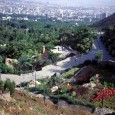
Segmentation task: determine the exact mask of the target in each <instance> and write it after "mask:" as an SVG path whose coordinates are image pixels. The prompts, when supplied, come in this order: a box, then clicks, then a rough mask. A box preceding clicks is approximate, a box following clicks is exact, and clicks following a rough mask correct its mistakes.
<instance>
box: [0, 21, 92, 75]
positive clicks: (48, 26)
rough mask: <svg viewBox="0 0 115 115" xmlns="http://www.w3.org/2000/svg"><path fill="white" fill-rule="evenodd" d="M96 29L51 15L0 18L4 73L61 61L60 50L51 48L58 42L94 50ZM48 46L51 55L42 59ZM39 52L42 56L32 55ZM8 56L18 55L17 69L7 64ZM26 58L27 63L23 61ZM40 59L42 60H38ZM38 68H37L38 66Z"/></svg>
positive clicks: (15, 65) (16, 56)
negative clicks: (9, 19) (34, 19)
mask: <svg viewBox="0 0 115 115" xmlns="http://www.w3.org/2000/svg"><path fill="white" fill-rule="evenodd" d="M92 31H93V30H92V29H91V28H89V27H87V26H79V27H74V26H73V24H72V23H66V22H61V21H55V22H53V21H51V20H49V19H47V20H46V19H42V20H38V21H37V22H34V21H18V20H11V21H3V20H1V21H0V56H1V57H0V68H2V70H3V71H2V73H16V74H20V73H25V71H32V68H33V66H36V65H38V66H36V67H34V69H36V68H37V69H38V70H39V69H40V68H41V66H43V65H44V64H49V63H51V62H53V63H55V62H56V61H58V54H53V53H52V52H50V49H52V48H54V46H55V45H58V44H62V45H63V44H65V45H68V46H71V47H72V48H74V49H77V50H79V51H80V52H87V51H89V50H90V48H91V45H92V40H93V35H94V33H93V32H92ZM43 46H45V47H46V50H47V52H48V53H49V57H48V59H41V58H40V56H39V54H40V53H41V52H42V47H43ZM36 56H38V60H36V59H34V58H32V57H36ZM6 58H12V59H17V60H18V61H19V63H16V64H14V67H15V68H14V69H11V68H8V67H7V66H5V65H4V62H5V59H6ZM35 60H36V61H35ZM23 62H24V63H23ZM38 63H39V64H38ZM4 68H5V69H4ZM37 69H36V70H37Z"/></svg>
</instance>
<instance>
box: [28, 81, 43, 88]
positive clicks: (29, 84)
mask: <svg viewBox="0 0 115 115" xmlns="http://www.w3.org/2000/svg"><path fill="white" fill-rule="evenodd" d="M35 85H41V83H40V82H38V81H33V80H31V81H30V82H29V83H28V86H29V87H35Z"/></svg>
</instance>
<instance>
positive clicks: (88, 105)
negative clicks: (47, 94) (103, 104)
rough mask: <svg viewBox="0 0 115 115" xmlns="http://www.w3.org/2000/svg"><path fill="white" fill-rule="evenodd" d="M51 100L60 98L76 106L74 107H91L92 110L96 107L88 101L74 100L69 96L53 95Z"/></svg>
mask: <svg viewBox="0 0 115 115" xmlns="http://www.w3.org/2000/svg"><path fill="white" fill-rule="evenodd" d="M51 98H56V99H57V98H59V99H63V100H65V101H67V102H68V103H69V104H74V105H83V106H86V107H91V108H93V109H94V108H95V105H94V104H93V103H92V102H89V101H86V100H78V99H75V98H73V97H72V96H68V95H64V94H63V95H52V96H51Z"/></svg>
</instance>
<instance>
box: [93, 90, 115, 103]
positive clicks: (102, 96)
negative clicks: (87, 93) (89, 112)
mask: <svg viewBox="0 0 115 115" xmlns="http://www.w3.org/2000/svg"><path fill="white" fill-rule="evenodd" d="M111 96H115V88H104V89H102V90H101V91H99V92H97V94H96V96H95V97H94V98H93V99H92V101H94V102H96V101H100V100H102V99H108V98H110V97H111Z"/></svg>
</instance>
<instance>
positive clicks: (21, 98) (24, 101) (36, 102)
mask: <svg viewBox="0 0 115 115" xmlns="http://www.w3.org/2000/svg"><path fill="white" fill-rule="evenodd" d="M62 112H63V115H74V114H75V113H76V115H86V114H87V115H92V114H91V113H89V112H87V111H84V110H81V109H75V108H73V109H72V108H66V107H65V108H59V109H57V107H56V106H55V105H54V104H53V103H52V102H51V101H49V100H46V105H44V101H43V99H41V98H38V97H35V96H32V95H28V94H27V93H24V92H22V91H16V92H15V93H14V96H13V97H12V100H11V101H10V102H8V101H4V100H2V99H0V115H46V114H47V115H61V113H62Z"/></svg>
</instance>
